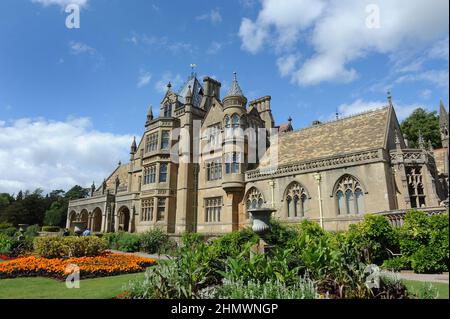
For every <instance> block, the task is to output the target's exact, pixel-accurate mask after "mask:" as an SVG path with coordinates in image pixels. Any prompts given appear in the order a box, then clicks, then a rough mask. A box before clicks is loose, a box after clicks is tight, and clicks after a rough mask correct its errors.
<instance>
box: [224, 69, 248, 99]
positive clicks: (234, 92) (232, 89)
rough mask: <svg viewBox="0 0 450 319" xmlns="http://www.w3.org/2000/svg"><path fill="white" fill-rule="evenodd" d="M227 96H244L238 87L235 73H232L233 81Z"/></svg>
mask: <svg viewBox="0 0 450 319" xmlns="http://www.w3.org/2000/svg"><path fill="white" fill-rule="evenodd" d="M227 96H244V94H243V93H242V90H241V88H240V86H239V83H238V80H237V73H236V72H233V81H232V82H231V86H230V89H229V90H228V94H227Z"/></svg>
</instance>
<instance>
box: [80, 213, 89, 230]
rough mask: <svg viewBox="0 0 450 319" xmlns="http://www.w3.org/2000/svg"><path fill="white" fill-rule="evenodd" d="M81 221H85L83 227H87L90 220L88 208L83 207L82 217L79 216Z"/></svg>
mask: <svg viewBox="0 0 450 319" xmlns="http://www.w3.org/2000/svg"><path fill="white" fill-rule="evenodd" d="M79 220H80V222H82V223H83V227H84V228H87V227H88V222H89V213H88V211H87V210H86V209H83V210H82V211H81V213H80V218H79Z"/></svg>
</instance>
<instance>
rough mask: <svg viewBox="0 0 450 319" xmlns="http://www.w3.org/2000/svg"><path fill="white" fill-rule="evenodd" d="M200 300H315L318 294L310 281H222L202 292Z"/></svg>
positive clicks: (300, 279) (301, 279)
mask: <svg viewBox="0 0 450 319" xmlns="http://www.w3.org/2000/svg"><path fill="white" fill-rule="evenodd" d="M202 298H205V299H206V298H211V299H316V298H318V293H317V291H316V288H315V286H314V283H313V282H312V280H310V279H308V278H306V279H303V278H300V277H299V278H298V279H297V281H296V282H295V283H294V284H293V285H291V286H286V285H285V284H283V283H281V282H279V281H277V280H269V281H266V282H262V283H261V282H259V281H256V282H255V281H247V282H246V281H242V280H240V281H224V284H223V285H222V286H220V287H216V288H215V289H213V290H212V291H205V292H203V295H202Z"/></svg>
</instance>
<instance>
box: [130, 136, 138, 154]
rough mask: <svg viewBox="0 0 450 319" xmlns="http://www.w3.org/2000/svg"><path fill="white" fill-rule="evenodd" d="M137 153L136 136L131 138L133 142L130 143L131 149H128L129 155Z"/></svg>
mask: <svg viewBox="0 0 450 319" xmlns="http://www.w3.org/2000/svg"><path fill="white" fill-rule="evenodd" d="M136 151H137V146H136V136H134V137H133V142H132V143H131V147H130V154H135V153H136Z"/></svg>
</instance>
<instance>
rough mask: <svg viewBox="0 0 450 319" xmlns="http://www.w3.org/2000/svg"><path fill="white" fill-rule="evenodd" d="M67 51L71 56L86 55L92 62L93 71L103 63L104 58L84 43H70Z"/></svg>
mask: <svg viewBox="0 0 450 319" xmlns="http://www.w3.org/2000/svg"><path fill="white" fill-rule="evenodd" d="M69 50H70V54H72V55H78V56H81V55H87V56H89V57H90V58H91V59H92V60H93V62H94V69H98V68H99V67H100V66H101V65H102V64H103V63H104V60H105V59H104V58H103V55H101V54H100V53H99V52H98V51H97V50H96V49H94V48H93V47H91V46H89V45H87V44H86V43H82V42H76V41H70V42H69Z"/></svg>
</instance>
